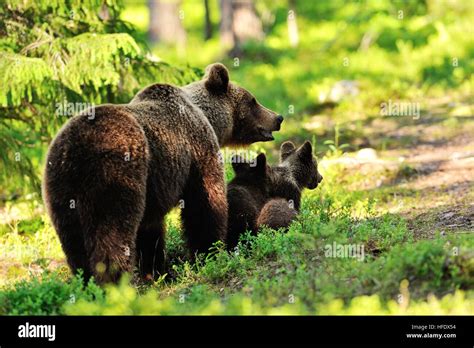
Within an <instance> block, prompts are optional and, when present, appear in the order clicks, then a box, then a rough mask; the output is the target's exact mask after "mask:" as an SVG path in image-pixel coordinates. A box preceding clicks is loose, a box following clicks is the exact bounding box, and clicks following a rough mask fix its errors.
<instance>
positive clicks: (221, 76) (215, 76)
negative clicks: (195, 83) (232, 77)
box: [204, 63, 229, 94]
mask: <svg viewBox="0 0 474 348" xmlns="http://www.w3.org/2000/svg"><path fill="white" fill-rule="evenodd" d="M204 80H205V81H206V82H205V83H204V84H205V86H206V88H207V90H208V91H209V92H211V93H215V94H223V93H226V92H227V88H228V87H229V71H228V70H227V68H226V67H225V66H224V65H223V64H221V63H214V64H211V65H208V66H207V68H206V75H205V76H204Z"/></svg>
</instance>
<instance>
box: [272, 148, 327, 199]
mask: <svg viewBox="0 0 474 348" xmlns="http://www.w3.org/2000/svg"><path fill="white" fill-rule="evenodd" d="M277 168H279V171H280V175H282V176H283V177H285V178H288V179H290V180H294V182H295V183H296V184H297V186H298V187H299V188H300V190H301V189H303V188H309V189H311V190H312V189H315V188H316V187H317V186H318V185H319V183H320V182H321V181H322V180H323V177H322V176H321V174H320V173H319V172H318V162H317V161H316V158H315V157H314V156H313V149H312V146H311V143H310V142H309V141H306V142H305V143H304V144H303V145H301V146H300V147H299V148H296V147H295V145H294V144H293V143H292V142H291V141H286V142H284V143H283V144H281V147H280V164H279V165H278V167H277Z"/></svg>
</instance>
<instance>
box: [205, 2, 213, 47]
mask: <svg viewBox="0 0 474 348" xmlns="http://www.w3.org/2000/svg"><path fill="white" fill-rule="evenodd" d="M204 20H205V23H204V40H206V41H207V40H209V39H210V38H211V37H212V22H211V12H210V9H209V0H204Z"/></svg>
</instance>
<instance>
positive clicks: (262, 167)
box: [250, 153, 267, 175]
mask: <svg viewBox="0 0 474 348" xmlns="http://www.w3.org/2000/svg"><path fill="white" fill-rule="evenodd" d="M250 167H252V168H254V171H255V172H256V173H258V174H261V175H264V174H265V173H266V172H267V157H266V156H265V154H264V153H261V154H259V155H258V156H257V158H255V159H254V160H253V161H252V162H251V163H250Z"/></svg>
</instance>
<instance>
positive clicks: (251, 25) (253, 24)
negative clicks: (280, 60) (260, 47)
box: [232, 0, 263, 43]
mask: <svg viewBox="0 0 474 348" xmlns="http://www.w3.org/2000/svg"><path fill="white" fill-rule="evenodd" d="M232 3H233V10H234V11H233V17H234V21H233V24H234V33H235V36H236V38H237V41H238V42H239V43H243V42H245V41H248V40H262V39H263V28H262V21H261V20H260V18H259V17H258V15H257V11H256V10H255V4H254V2H253V0H233V2H232Z"/></svg>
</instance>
